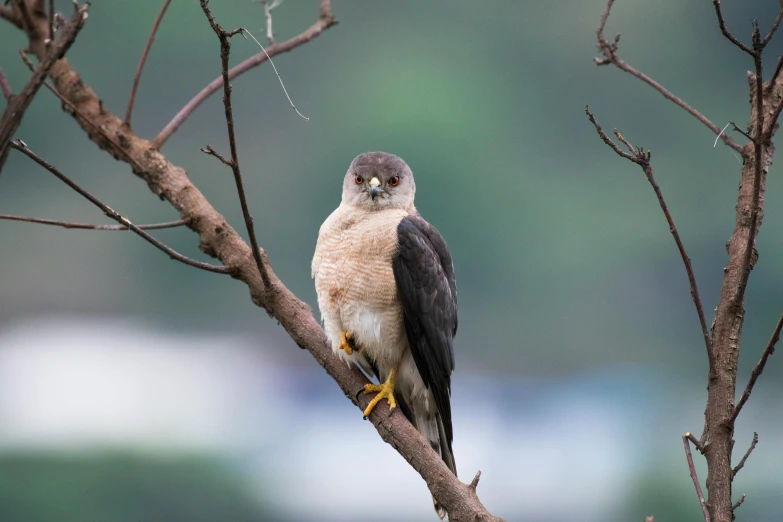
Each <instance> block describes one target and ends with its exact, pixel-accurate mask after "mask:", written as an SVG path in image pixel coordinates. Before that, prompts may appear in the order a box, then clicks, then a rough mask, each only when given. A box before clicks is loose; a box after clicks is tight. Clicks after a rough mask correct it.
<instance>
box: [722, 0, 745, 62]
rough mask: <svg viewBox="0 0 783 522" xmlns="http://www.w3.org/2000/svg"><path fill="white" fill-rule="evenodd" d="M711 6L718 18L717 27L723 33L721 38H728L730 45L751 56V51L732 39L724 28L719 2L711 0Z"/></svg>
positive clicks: (724, 21)
mask: <svg viewBox="0 0 783 522" xmlns="http://www.w3.org/2000/svg"><path fill="white" fill-rule="evenodd" d="M712 5H713V6H714V7H715V14H716V15H717V17H718V25H719V26H720V30H721V31H722V32H723V36H725V37H726V38H728V39H729V40H730V41H731V43H733V44H734V45H736V46H737V47H739V48H740V49H742V50H743V51H745V52H746V53H748V54H749V55H751V56H753V49H751V48H750V47H748V46H747V45H745V44H744V43H742V42H740V41H739V40H737V38H735V37H734V35H733V34H731V32H730V31H729V28H728V27H726V20H725V19H724V18H723V12H722V11H721V7H720V0H712Z"/></svg>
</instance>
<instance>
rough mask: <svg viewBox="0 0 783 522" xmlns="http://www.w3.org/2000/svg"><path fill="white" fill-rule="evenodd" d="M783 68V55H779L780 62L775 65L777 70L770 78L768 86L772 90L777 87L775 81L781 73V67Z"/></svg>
mask: <svg viewBox="0 0 783 522" xmlns="http://www.w3.org/2000/svg"><path fill="white" fill-rule="evenodd" d="M781 68H783V56H778V64H777V65H776V66H775V72H773V73H772V78H770V80H769V85H768V86H767V88H768V89H769V90H770V91H771V90H772V89H773V88H774V87H775V82H776V81H777V79H778V75H779V74H780V69H781Z"/></svg>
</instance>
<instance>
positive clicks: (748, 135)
mask: <svg viewBox="0 0 783 522" xmlns="http://www.w3.org/2000/svg"><path fill="white" fill-rule="evenodd" d="M729 125H731V128H732V129H734V130H735V131H737V132H739V133H740V134H742V135H743V136H745V137H746V138H748V139H749V140H750V141H753V138H752V137H751V135H750V134H748V133H747V132H745V131H744V130H742V129H741V128H739V127H738V126H737V124H736V123H734V122H733V121H730V122H729Z"/></svg>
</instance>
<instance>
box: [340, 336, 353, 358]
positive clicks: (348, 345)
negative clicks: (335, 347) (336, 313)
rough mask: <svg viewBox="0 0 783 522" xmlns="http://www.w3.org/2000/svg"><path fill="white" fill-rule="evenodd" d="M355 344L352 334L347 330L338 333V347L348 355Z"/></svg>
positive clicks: (351, 352)
mask: <svg viewBox="0 0 783 522" xmlns="http://www.w3.org/2000/svg"><path fill="white" fill-rule="evenodd" d="M355 348H356V344H355V342H354V340H353V335H352V334H350V333H349V332H342V333H341V334H340V349H341V350H345V353H347V354H348V355H351V354H353V351H354V349H355Z"/></svg>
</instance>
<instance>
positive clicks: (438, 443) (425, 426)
mask: <svg viewBox="0 0 783 522" xmlns="http://www.w3.org/2000/svg"><path fill="white" fill-rule="evenodd" d="M406 416H407V415H406ZM412 417H413V418H412V419H411V418H410V417H409V420H411V422H412V424H413V425H414V426H416V429H417V430H419V433H421V434H422V435H423V436H424V438H425V439H427V442H429V443H430V446H431V447H432V449H434V450H435V452H436V453H437V454H438V455H440V457H441V458H442V459H443V462H445V463H446V466H448V468H449V469H450V470H451V472H452V473H454V475H455V476H456V475H457V465H456V463H455V462H454V452H453V451H452V449H451V441H450V440H449V439H448V436H447V435H446V428H445V426H444V425H443V419H442V418H441V416H440V414H439V413H437V412H435V413H434V414H433V413H432V412H429V411H427V412H420V411H415V412H413V415H412ZM432 502H433V504H434V505H435V512H436V513H437V514H438V516H439V517H440V518H441V520H443V519H445V518H446V514H447V513H446V508H444V507H443V506H442V505H441V504H440V502H438V501H437V500H435V497H433V498H432Z"/></svg>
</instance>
